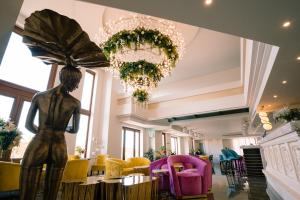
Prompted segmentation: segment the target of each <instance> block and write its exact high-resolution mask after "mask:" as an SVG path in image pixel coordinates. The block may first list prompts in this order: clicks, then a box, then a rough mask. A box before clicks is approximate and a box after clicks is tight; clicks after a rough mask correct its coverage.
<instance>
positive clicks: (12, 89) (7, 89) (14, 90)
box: [0, 79, 38, 100]
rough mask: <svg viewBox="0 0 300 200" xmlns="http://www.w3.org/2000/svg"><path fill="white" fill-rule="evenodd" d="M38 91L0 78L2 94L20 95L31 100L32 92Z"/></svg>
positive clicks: (0, 91)
mask: <svg viewBox="0 0 300 200" xmlns="http://www.w3.org/2000/svg"><path fill="white" fill-rule="evenodd" d="M37 92H38V91H37V90H33V89H30V88H26V87H23V86H20V85H17V84H14V83H10V82H7V81H4V80H1V79H0V94H1V93H2V94H4V95H6V96H12V97H15V96H22V97H23V98H24V99H26V100H31V98H32V97H33V95H34V94H36V93H37Z"/></svg>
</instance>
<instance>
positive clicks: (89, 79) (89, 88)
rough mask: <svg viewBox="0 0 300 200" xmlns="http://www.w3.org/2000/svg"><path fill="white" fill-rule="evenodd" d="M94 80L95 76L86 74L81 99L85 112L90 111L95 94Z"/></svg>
mask: <svg viewBox="0 0 300 200" xmlns="http://www.w3.org/2000/svg"><path fill="white" fill-rule="evenodd" d="M93 80H94V75H93V74H91V73H89V72H86V73H85V76H84V82H83V91H82V98H81V108H82V109H85V110H90V104H91V99H92V93H93Z"/></svg>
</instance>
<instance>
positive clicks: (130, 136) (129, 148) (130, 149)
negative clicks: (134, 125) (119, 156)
mask: <svg viewBox="0 0 300 200" xmlns="http://www.w3.org/2000/svg"><path fill="white" fill-rule="evenodd" d="M131 157H134V132H133V131H130V130H126V135H125V159H127V158H131Z"/></svg>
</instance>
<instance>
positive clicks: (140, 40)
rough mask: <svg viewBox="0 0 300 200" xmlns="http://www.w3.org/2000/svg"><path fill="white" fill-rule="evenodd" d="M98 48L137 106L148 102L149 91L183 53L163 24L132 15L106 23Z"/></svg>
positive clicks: (181, 43)
mask: <svg viewBox="0 0 300 200" xmlns="http://www.w3.org/2000/svg"><path fill="white" fill-rule="evenodd" d="M100 38H101V39H102V41H101V42H100V46H101V48H102V50H103V53H104V55H105V56H106V57H107V58H108V59H109V61H110V71H113V72H114V74H117V75H118V76H119V77H120V79H121V80H122V83H123V84H124V85H125V88H126V89H128V88H130V89H131V90H133V96H134V97H135V99H136V100H137V101H138V102H141V103H144V102H147V101H148V100H149V91H151V89H153V88H155V87H157V86H158V83H159V81H160V80H161V79H162V78H164V77H166V76H168V75H170V73H171V70H172V69H173V68H174V67H175V65H176V63H177V62H178V59H179V58H181V56H182V53H183V51H184V41H183V37H182V35H181V34H180V33H178V32H177V31H176V30H175V25H174V24H173V23H172V22H170V21H167V20H162V19H158V18H154V17H150V16H144V15H134V16H131V17H126V18H120V19H118V20H115V21H111V22H109V23H107V24H106V25H105V26H104V28H103V31H101V32H100V36H99V39H100Z"/></svg>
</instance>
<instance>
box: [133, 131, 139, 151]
mask: <svg viewBox="0 0 300 200" xmlns="http://www.w3.org/2000/svg"><path fill="white" fill-rule="evenodd" d="M134 146H135V154H134V156H135V157H139V156H140V133H139V132H135V143H134Z"/></svg>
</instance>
